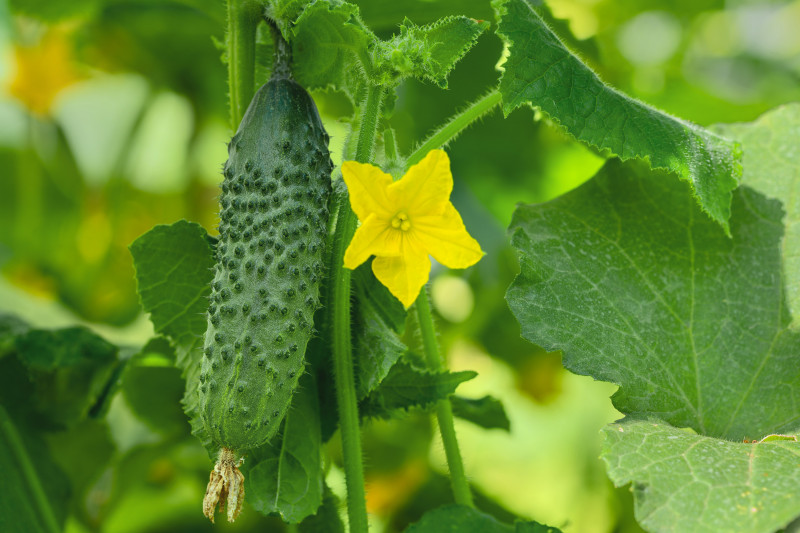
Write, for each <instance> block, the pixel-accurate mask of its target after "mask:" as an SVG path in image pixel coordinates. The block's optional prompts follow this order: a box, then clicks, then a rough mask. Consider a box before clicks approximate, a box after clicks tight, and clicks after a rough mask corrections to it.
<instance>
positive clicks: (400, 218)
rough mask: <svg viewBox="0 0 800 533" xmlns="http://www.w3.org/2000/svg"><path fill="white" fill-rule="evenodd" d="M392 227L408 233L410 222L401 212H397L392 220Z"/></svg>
mask: <svg viewBox="0 0 800 533" xmlns="http://www.w3.org/2000/svg"><path fill="white" fill-rule="evenodd" d="M392 227H393V228H394V229H399V230H401V231H408V230H409V228H411V221H410V220H408V215H407V214H405V213H404V212H403V211H400V212H398V213H397V214H396V215H395V216H394V218H393V219H392Z"/></svg>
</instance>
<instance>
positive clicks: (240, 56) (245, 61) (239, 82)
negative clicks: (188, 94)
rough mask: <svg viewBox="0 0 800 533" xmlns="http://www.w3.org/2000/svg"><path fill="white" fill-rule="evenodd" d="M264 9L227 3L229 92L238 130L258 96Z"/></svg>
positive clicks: (242, 0) (234, 0)
mask: <svg viewBox="0 0 800 533" xmlns="http://www.w3.org/2000/svg"><path fill="white" fill-rule="evenodd" d="M260 21H261V6H260V4H259V3H258V2H255V1H253V0H228V32H227V34H226V36H225V37H226V44H227V47H228V91H229V95H228V96H229V100H230V106H231V110H230V112H231V127H232V128H233V129H234V130H235V129H236V128H237V127H238V126H239V122H241V120H242V117H243V116H244V112H245V111H246V110H247V106H248V105H250V100H252V99H253V93H254V92H255V68H256V27H257V26H258V23H259V22H260Z"/></svg>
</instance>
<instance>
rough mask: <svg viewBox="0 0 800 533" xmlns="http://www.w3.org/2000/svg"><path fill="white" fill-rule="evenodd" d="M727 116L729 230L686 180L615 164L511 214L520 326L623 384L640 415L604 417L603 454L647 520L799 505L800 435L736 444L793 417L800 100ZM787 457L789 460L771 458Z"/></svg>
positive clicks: (765, 526)
mask: <svg viewBox="0 0 800 533" xmlns="http://www.w3.org/2000/svg"><path fill="white" fill-rule="evenodd" d="M719 129H721V130H724V131H725V132H726V133H728V134H731V135H734V136H735V137H736V138H737V139H738V140H740V141H741V142H742V144H743V148H744V152H745V157H744V169H745V175H744V183H745V185H744V186H743V187H741V188H740V189H739V190H737V191H736V192H735V193H734V196H733V204H732V216H731V233H732V235H733V238H732V239H726V238H724V237H721V236H720V234H719V231H717V230H716V228H715V227H714V225H713V224H712V223H711V222H710V221H708V220H707V219H706V218H705V217H703V216H701V213H700V210H699V209H698V208H697V207H696V206H694V205H693V204H692V203H690V202H687V200H686V197H685V194H684V191H682V190H680V189H681V187H679V184H678V183H676V182H674V181H673V182H669V181H668V180H664V179H662V177H661V176H660V175H658V174H654V173H649V172H647V171H646V170H645V169H643V168H642V167H641V166H633V165H621V164H619V163H615V162H610V163H609V164H607V165H606V167H605V168H604V169H603V170H602V171H601V173H600V174H599V175H598V176H597V177H595V179H594V180H592V182H589V183H587V184H585V185H584V186H582V187H581V188H579V189H577V190H575V191H573V192H572V193H569V194H568V195H566V196H564V197H562V198H559V199H558V200H556V201H554V202H551V203H550V204H545V205H541V206H527V207H522V208H520V210H519V212H518V213H517V214H516V216H515V220H514V223H513V226H514V228H515V229H516V231H515V235H514V238H513V241H514V245H515V247H517V248H518V249H519V250H520V252H521V254H522V255H521V257H522V272H521V274H520V276H519V278H518V279H517V280H516V281H515V282H514V284H513V286H512V288H511V289H510V290H509V293H508V300H509V304H510V305H511V307H512V309H513V310H514V312H515V314H516V315H517V317H518V319H519V320H520V322H521V323H522V326H523V335H524V336H526V337H527V338H529V339H531V340H535V341H541V344H542V345H544V346H545V347H547V348H553V349H555V348H559V349H562V350H563V353H564V363H565V366H567V368H569V369H570V370H573V371H574V372H577V373H581V374H588V375H591V376H593V377H595V378H596V379H602V380H605V381H612V382H615V383H618V384H619V385H620V390H619V391H618V393H617V394H616V395H615V396H614V398H613V399H614V403H615V405H616V406H617V408H618V409H620V410H621V411H623V412H625V413H628V414H631V415H632V417H631V419H627V420H625V421H623V422H621V423H620V424H618V425H614V426H610V427H609V428H607V429H606V430H605V432H606V436H607V439H608V441H607V445H606V449H605V452H604V459H605V460H606V462H607V463H608V465H609V472H610V475H611V477H612V479H613V480H614V482H615V483H616V484H618V485H619V484H624V483H627V482H633V486H634V494H635V496H636V508H637V514H638V516H640V517H641V520H642V521H643V522H644V523H645V526H646V527H648V528H649V529H651V530H653V531H679V530H683V531H725V530H735V531H773V530H775V529H777V528H780V527H782V526H783V525H784V524H785V523H786V522H787V521H788V520H789V519H791V518H793V517H796V516H798V514H800V505H798V504H797V503H796V502H797V501H798V499H797V497H796V495H794V494H793V493H791V491H787V489H786V488H785V486H784V484H785V483H790V484H791V486H792V487H796V486H797V480H796V479H790V480H789V479H788V478H787V476H791V475H792V474H791V472H792V471H793V470H796V465H797V455H798V453H799V451H798V448H797V446H798V444H797V443H796V442H794V441H786V440H779V441H773V442H769V441H767V442H764V443H761V444H758V445H757V446H758V447H755V448H751V447H749V446H747V445H745V444H740V443H741V441H742V439H747V440H759V439H761V438H763V437H765V436H767V435H769V434H780V433H784V434H791V433H796V431H797V429H798V419H797V410H796V408H795V406H796V405H798V403H800V375H798V373H797V363H796V358H797V353H798V348H800V338H799V337H798V332H797V329H796V325H795V319H794V318H793V315H792V311H793V310H794V309H795V307H796V304H797V300H796V292H794V288H796V280H797V273H796V272H795V271H793V270H792V269H791V268H790V267H789V266H788V265H790V264H791V262H792V261H794V260H795V259H794V257H795V256H797V254H798V241H797V229H796V227H797V224H796V222H797V220H798V219H800V216H798V215H800V213H799V212H798V209H799V208H798V206H797V205H796V202H794V200H793V199H794V198H796V197H797V195H798V193H800V190H798V189H799V188H800V176H798V175H797V173H796V170H795V169H796V168H797V166H798V164H800V154H798V153H797V150H796V143H793V142H792V138H793V136H796V135H797V134H798V132H800V106H797V105H793V106H787V107H784V108H779V109H777V110H775V111H773V112H770V113H768V114H767V115H765V116H764V117H762V118H760V119H759V120H758V121H756V122H754V123H752V124H739V125H731V126H721V127H720V128H719ZM767 195H769V196H773V197H776V198H777V200H776V199H770V198H768V196H767ZM779 200H780V201H779ZM781 202H782V203H781ZM784 206H785V207H784ZM634 417H635V418H640V419H641V418H654V417H658V418H660V419H661V420H665V421H667V422H668V423H669V424H670V425H671V426H674V427H670V425H668V424H663V423H661V422H655V421H652V420H651V421H648V422H642V421H638V420H634ZM675 427H690V428H692V429H694V430H695V431H696V432H697V433H698V434H699V435H694V434H692V433H687V432H686V431H685V430H677V429H675ZM709 437H721V438H717V439H712V438H709ZM687 439H689V440H687ZM731 440H732V441H739V443H733V442H730V441H731ZM761 446H781V447H782V449H781V450H782V451H781V450H778V449H767V448H761ZM753 450H757V452H755V453H754V452H753ZM787 450H788V451H787ZM762 452H763V453H764V454H766V455H764V458H765V459H764V460H765V461H766V463H763V464H762V463H760V462H759V461H760V458H761V453H762ZM789 456H793V457H794V459H792V461H793V463H792V464H793V465H794V466H793V467H791V468H788V467H781V466H775V465H776V463H780V461H784V460H787V459H786V458H787V457H789ZM787 464H788V463H787ZM707 465H714V468H713V469H709V468H707ZM750 467H753V468H754V469H755V468H758V469H761V468H763V469H764V470H763V472H769V481H766V480H763V479H758V480H757V479H755V477H756V476H753V477H751V478H747V477H745V478H744V479H745V482H746V483H745V484H751V485H753V486H754V487H760V488H758V489H757V490H749V491H747V490H740V489H741V487H742V484H741V479H743V478H742V477H741V472H742V471H744V472H745V473H747V472H755V471H756V470H750ZM742 469H744V470H742ZM737 470H738V472H739V473H738V474H737ZM759 471H762V470H759ZM687 472H689V473H688V474H687ZM692 476H695V477H694V478H692ZM737 476H738V481H737ZM773 476H775V479H773ZM761 477H762V478H763V476H761ZM732 488H734V489H735V490H731V489H732ZM701 494H702V496H701ZM786 495H789V496H788V498H787V500H786V501H784V500H783V499H782V498H783V497H784V496H786ZM790 500H792V501H793V503H792V502H791V501H790ZM703 502H706V503H705V504H704V503H703ZM723 502H724V503H723ZM753 509H756V511H755V512H753V511H752V510H753ZM729 515H730V516H729ZM734 517H735V518H734ZM677 520H681V522H680V524H681V525H680V527H677V526H675V524H676V521H677ZM731 524H735V526H733V525H731Z"/></svg>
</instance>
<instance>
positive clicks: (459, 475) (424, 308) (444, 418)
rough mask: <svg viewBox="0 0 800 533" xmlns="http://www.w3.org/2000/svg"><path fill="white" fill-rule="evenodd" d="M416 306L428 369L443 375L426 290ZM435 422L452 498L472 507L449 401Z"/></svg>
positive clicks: (442, 403) (441, 403) (444, 402)
mask: <svg viewBox="0 0 800 533" xmlns="http://www.w3.org/2000/svg"><path fill="white" fill-rule="evenodd" d="M415 307H416V308H417V317H418V318H419V331H420V334H421V336H422V345H423V347H424V349H425V359H426V361H427V363H428V368H430V369H431V370H433V371H434V372H441V371H442V370H443V369H444V366H445V365H444V361H443V360H442V356H441V354H440V352H439V344H438V342H437V340H436V327H435V325H434V323H433V315H432V314H431V306H430V303H429V302H428V293H427V291H426V290H425V289H424V288H423V290H422V291H421V292H420V293H419V296H418V297H417V301H416V303H415ZM436 419H437V421H438V422H439V432H440V433H441V436H442V444H443V445H444V453H445V456H446V457H447V467H448V468H449V469H450V485H451V487H452V489H453V497H454V498H455V501H456V503H458V504H460V505H467V506H470V507H472V506H473V503H472V492H471V491H470V488H469V482H468V481H467V476H466V473H465V471H464V462H463V461H462V459H461V451H460V450H459V449H458V439H457V438H456V429H455V425H454V422H453V406H452V404H451V403H450V399H449V398H447V399H444V400H439V402H438V403H437V404H436Z"/></svg>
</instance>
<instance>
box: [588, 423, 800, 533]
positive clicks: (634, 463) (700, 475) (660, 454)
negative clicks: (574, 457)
mask: <svg viewBox="0 0 800 533" xmlns="http://www.w3.org/2000/svg"><path fill="white" fill-rule="evenodd" d="M603 434H604V436H605V443H604V444H603V455H602V458H603V460H604V461H605V462H606V464H607V466H608V474H609V477H610V478H611V480H612V481H613V482H614V484H615V485H617V486H620V485H624V484H627V483H632V484H633V492H634V495H635V497H636V507H635V514H636V519H637V521H638V522H639V523H640V524H641V525H642V527H644V528H645V529H647V530H648V531H692V532H697V533H703V532H708V533H716V532H718V531H763V532H770V531H775V530H777V529H780V528H782V527H783V526H785V525H786V524H787V523H789V522H790V521H791V520H792V519H793V518H795V517H796V516H798V515H800V469H798V468H797V463H798V456H800V444H798V443H797V442H791V441H775V442H768V443H760V444H757V443H753V444H745V443H742V442H730V441H726V440H720V439H714V438H710V437H704V436H702V435H695V434H693V433H690V432H687V431H685V430H681V429H677V428H674V427H671V426H669V425H667V424H663V423H659V422H656V421H645V420H634V419H625V420H623V421H621V422H617V423H616V424H611V425H609V426H606V428H605V429H604V430H603Z"/></svg>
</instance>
